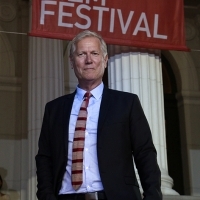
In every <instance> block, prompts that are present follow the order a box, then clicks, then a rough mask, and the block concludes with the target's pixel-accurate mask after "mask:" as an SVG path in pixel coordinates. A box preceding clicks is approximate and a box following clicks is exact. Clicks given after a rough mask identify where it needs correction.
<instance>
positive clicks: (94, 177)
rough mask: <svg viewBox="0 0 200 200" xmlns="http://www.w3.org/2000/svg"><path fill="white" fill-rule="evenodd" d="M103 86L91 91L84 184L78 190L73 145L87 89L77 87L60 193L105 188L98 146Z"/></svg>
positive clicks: (84, 157)
mask: <svg viewBox="0 0 200 200" xmlns="http://www.w3.org/2000/svg"><path fill="white" fill-rule="evenodd" d="M103 87H104V85H103V83H101V84H100V85H99V86H98V87H96V88H95V89H93V90H92V91H90V92H91V94H92V96H91V97H90V100H89V104H88V108H87V111H88V115H87V122H86V131H85V147H84V151H83V184H82V185H81V187H80V188H79V189H78V190H77V191H75V190H74V189H73V187H72V184H71V166H72V146H73V138H74V131H75V126H76V121H77V117H78V113H79V110H80V107H81V104H82V101H83V97H84V94H85V93H86V91H85V90H82V89H81V88H79V87H77V92H76V95H75V98H74V102H73V105H72V110H71V115H70V121H69V140H68V162H67V166H66V172H65V174H64V177H63V182H62V187H61V189H60V192H59V194H70V193H87V192H96V191H100V190H103V185H102V182H101V178H100V175H99V167H98V160H97V148H96V146H97V145H96V144H97V123H98V118H99V109H100V104H101V99H102V92H103Z"/></svg>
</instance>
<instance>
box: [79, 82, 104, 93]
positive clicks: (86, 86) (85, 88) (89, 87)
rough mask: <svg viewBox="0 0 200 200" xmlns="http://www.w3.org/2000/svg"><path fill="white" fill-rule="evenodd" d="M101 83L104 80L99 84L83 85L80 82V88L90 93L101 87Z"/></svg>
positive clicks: (89, 83)
mask: <svg viewBox="0 0 200 200" xmlns="http://www.w3.org/2000/svg"><path fill="white" fill-rule="evenodd" d="M101 83H102V80H101V81H100V82H98V83H97V82H84V84H83V83H81V82H79V84H78V86H79V87H80V88H81V89H83V90H86V91H88V92H89V91H91V90H93V89H94V88H96V87H97V86H99V85H100V84H101Z"/></svg>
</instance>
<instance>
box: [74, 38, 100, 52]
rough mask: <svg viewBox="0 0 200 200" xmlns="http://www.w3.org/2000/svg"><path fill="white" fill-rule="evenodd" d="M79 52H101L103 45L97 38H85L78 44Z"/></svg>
mask: <svg viewBox="0 0 200 200" xmlns="http://www.w3.org/2000/svg"><path fill="white" fill-rule="evenodd" d="M76 48H77V50H79V51H80V50H86V49H90V50H100V49H101V43H100V41H99V39H98V38H96V37H85V38H83V39H81V40H80V41H78V42H77V44H76Z"/></svg>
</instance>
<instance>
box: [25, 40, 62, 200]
mask: <svg viewBox="0 0 200 200" xmlns="http://www.w3.org/2000/svg"><path fill="white" fill-rule="evenodd" d="M28 68H29V73H28V83H29V88H28V89H29V91H28V143H29V147H28V148H29V180H28V182H29V184H28V185H29V188H28V198H27V199H29V200H35V199H36V173H35V172H36V167H35V155H36V153H37V150H38V137H39V134H40V130H41V124H42V119H43V114H44V107H45V104H46V103H47V102H48V101H50V100H52V99H54V98H56V97H59V96H61V95H63V94H64V78H63V74H64V69H63V47H62V41H59V40H53V39H44V38H34V37H30V39H29V66H28Z"/></svg>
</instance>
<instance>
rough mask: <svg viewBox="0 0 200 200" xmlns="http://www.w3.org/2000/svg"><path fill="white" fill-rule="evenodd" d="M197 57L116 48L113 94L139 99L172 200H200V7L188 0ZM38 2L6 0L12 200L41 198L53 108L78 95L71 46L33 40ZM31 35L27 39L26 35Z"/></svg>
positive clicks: (1, 66) (2, 123)
mask: <svg viewBox="0 0 200 200" xmlns="http://www.w3.org/2000/svg"><path fill="white" fill-rule="evenodd" d="M184 5H185V6H184V9H185V30H186V43H187V46H188V47H189V48H190V49H191V51H190V52H179V51H167V50H165V51H163V50H152V49H138V48H135V47H125V46H117V45H108V52H109V62H108V70H107V71H106V74H105V76H104V83H105V85H107V86H108V87H109V88H113V89H117V90H123V91H128V92H132V93H136V94H137V95H138V96H139V98H140V101H141V103H142V106H143V109H144V112H145V114H146V116H147V119H148V121H149V124H150V127H151V130H152V134H153V140H154V144H155V146H156V149H157V152H158V163H159V166H160V168H161V173H162V192H163V195H164V199H170V200H174V199H185V200H189V199H196V200H197V199H198V200H199V199H200V173H199V169H200V2H199V0H188V1H187V0H185V1H184ZM30 10H31V2H30V1H28V0H1V1H0V175H1V176H2V178H3V181H4V182H3V183H4V184H3V188H2V191H1V192H2V193H5V194H7V195H9V196H10V199H11V200H27V199H28V200H33V199H34V200H35V199H36V195H35V193H36V183H37V181H36V175H35V170H36V167H35V159H34V157H35V154H36V152H37V141H38V137H39V133H40V128H41V123H42V117H43V112H44V106H45V104H46V102H48V101H50V100H52V99H54V98H56V97H58V96H61V95H64V94H67V93H70V92H72V91H74V89H75V87H76V84H77V80H76V78H75V76H74V74H73V71H72V69H71V68H70V65H69V60H68V55H69V49H68V48H69V47H68V44H69V42H70V41H61V40H53V39H44V38H35V37H29V36H27V34H26V33H27V32H28V31H29V28H30ZM24 33H25V34H24Z"/></svg>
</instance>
